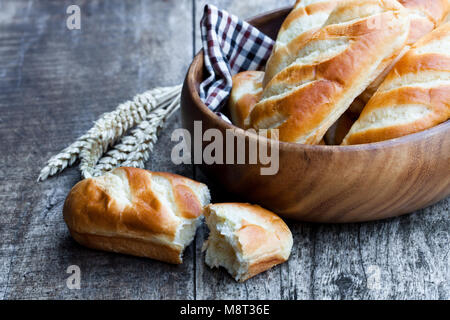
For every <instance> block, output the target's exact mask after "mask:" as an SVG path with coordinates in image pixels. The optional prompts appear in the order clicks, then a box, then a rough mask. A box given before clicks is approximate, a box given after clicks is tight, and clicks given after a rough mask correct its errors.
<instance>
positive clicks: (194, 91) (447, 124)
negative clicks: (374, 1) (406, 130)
mask: <svg viewBox="0 0 450 320" xmlns="http://www.w3.org/2000/svg"><path fill="white" fill-rule="evenodd" d="M292 8H293V7H292V6H290V7H283V8H280V9H275V10H271V11H268V12H264V13H261V14H259V15H257V16H254V17H251V18H249V19H247V20H246V21H247V22H248V23H250V24H251V25H254V24H258V22H259V20H264V19H266V18H268V17H269V16H271V15H273V16H275V15H278V14H281V13H283V12H284V11H287V10H291V9H292ZM203 56H204V55H203V48H202V49H200V50H199V51H198V52H197V54H196V55H195V57H194V59H193V60H192V62H191V64H190V66H189V69H188V72H187V75H186V81H185V85H186V86H187V89H188V90H187V91H188V94H189V95H190V96H191V98H192V100H193V102H194V104H195V106H196V107H197V109H199V111H200V112H201V113H202V114H203V116H206V117H207V118H209V120H210V121H211V122H213V123H216V124H217V126H215V127H217V128H219V129H222V130H226V129H231V130H234V131H235V132H241V134H244V135H246V136H248V137H249V139H252V140H254V139H256V140H260V141H262V142H263V143H267V141H268V140H270V139H267V138H266V137H263V136H260V135H258V134H255V133H253V132H250V131H247V130H244V129H242V128H239V127H237V126H235V125H233V124H232V123H228V122H226V121H225V120H223V119H221V118H220V117H218V116H217V115H216V114H215V112H214V111H212V110H211V109H209V108H208V107H207V106H206V104H205V103H204V102H203V101H202V100H201V99H200V95H199V85H200V83H198V84H197V82H196V76H195V74H194V71H197V72H199V70H198V69H199V67H198V66H199V64H200V65H201V66H202V68H200V71H201V70H203V64H204V59H203ZM447 131H448V132H449V133H450V120H447V121H444V122H442V123H440V124H438V125H436V126H434V127H431V128H428V129H425V130H422V131H419V132H416V133H411V134H408V135H405V136H402V137H398V138H393V139H388V140H384V141H378V142H370V143H364V144H355V145H345V146H342V145H320V144H316V145H310V144H301V143H295V142H285V141H278V143H279V148H280V150H281V149H283V150H287V151H289V150H291V151H294V150H300V149H301V150H310V151H321V152H339V151H341V152H346V151H347V152H348V151H363V150H380V149H386V148H392V147H398V146H400V145H405V144H410V143H413V142H418V141H423V140H426V139H427V138H429V137H432V136H434V135H437V134H441V133H442V132H447Z"/></svg>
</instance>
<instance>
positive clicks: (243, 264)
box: [203, 203, 293, 282]
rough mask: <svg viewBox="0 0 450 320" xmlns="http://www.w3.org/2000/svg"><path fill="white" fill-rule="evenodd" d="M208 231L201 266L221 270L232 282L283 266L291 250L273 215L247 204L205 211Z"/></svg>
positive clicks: (289, 240) (216, 206)
mask: <svg viewBox="0 0 450 320" xmlns="http://www.w3.org/2000/svg"><path fill="white" fill-rule="evenodd" d="M205 218H206V223H207V225H208V228H209V230H210V234H209V238H208V240H207V241H206V242H205V243H204V247H203V248H204V250H206V257H205V262H206V264H207V265H208V266H210V267H211V268H214V267H219V266H220V267H224V268H225V269H226V270H227V271H228V272H229V273H230V274H231V275H232V276H233V277H234V278H235V279H236V281H240V282H242V281H245V280H247V279H249V278H251V277H253V276H255V275H257V274H258V273H261V272H263V271H266V270H268V269H270V268H272V267H273V266H275V265H277V264H280V263H283V262H285V261H286V260H287V259H288V258H289V255H290V253H291V249H292V243H293V241H292V234H291V231H290V230H289V228H288V226H287V225H286V224H285V223H284V222H283V220H281V219H280V218H279V217H278V216H277V215H276V214H274V213H272V212H270V211H268V210H266V209H263V208H261V207H260V206H257V205H250V204H247V203H218V204H211V205H209V206H207V207H206V210H205Z"/></svg>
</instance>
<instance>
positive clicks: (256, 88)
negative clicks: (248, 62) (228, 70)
mask: <svg viewBox="0 0 450 320" xmlns="http://www.w3.org/2000/svg"><path fill="white" fill-rule="evenodd" d="M263 78H264V72H263V71H243V72H239V73H237V74H235V75H234V76H233V79H232V83H233V87H232V89H231V93H230V99H229V101H228V107H229V110H230V115H231V121H232V122H233V124H234V125H235V126H237V127H239V128H246V127H247V126H248V115H249V114H250V112H251V111H252V109H253V107H254V106H255V104H256V103H257V102H258V101H259V99H260V98H261V94H262V80H263Z"/></svg>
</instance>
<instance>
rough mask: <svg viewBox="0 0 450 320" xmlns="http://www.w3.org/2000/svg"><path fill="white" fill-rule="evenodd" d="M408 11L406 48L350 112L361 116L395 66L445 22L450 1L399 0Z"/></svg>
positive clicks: (365, 91)
mask: <svg viewBox="0 0 450 320" xmlns="http://www.w3.org/2000/svg"><path fill="white" fill-rule="evenodd" d="M398 1H399V2H400V3H401V4H402V5H403V6H404V7H405V8H406V10H407V14H408V17H409V19H410V28H409V34H408V39H407V40H406V45H405V48H403V50H402V51H401V52H400V53H399V55H398V56H397V57H396V58H395V59H394V60H393V61H392V62H391V63H390V65H388V66H387V67H386V68H385V69H384V71H383V72H382V73H381V74H380V75H379V76H378V77H377V78H376V79H375V80H374V81H373V82H372V83H371V84H370V85H369V87H367V89H366V90H364V92H363V93H362V94H361V95H359V97H358V98H356V99H355V101H354V102H353V103H352V104H351V105H350V107H349V110H350V112H352V113H353V114H355V115H356V116H359V115H360V113H361V111H362V109H363V108H364V106H365V105H366V104H367V102H368V101H369V100H370V98H371V97H372V96H373V95H374V93H375V91H377V89H378V87H379V86H380V85H381V83H382V82H383V80H384V79H385V78H386V76H387V75H388V73H389V72H390V71H391V69H392V68H393V66H394V65H395V64H396V63H397V62H398V61H399V60H400V59H401V57H402V56H403V55H404V54H405V53H406V52H407V51H408V50H409V49H410V48H411V46H412V45H413V44H414V43H416V42H417V41H418V40H419V39H420V38H422V37H423V36H425V35H427V34H428V33H430V32H431V31H433V30H434V29H435V28H437V27H438V26H439V25H440V24H442V23H443V21H444V20H445V17H446V15H447V14H448V13H449V10H450V1H449V0H431V1H430V0H398Z"/></svg>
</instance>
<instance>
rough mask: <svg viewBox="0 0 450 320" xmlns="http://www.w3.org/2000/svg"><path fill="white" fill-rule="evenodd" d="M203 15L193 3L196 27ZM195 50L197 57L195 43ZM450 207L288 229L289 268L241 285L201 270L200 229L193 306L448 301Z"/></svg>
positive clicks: (232, 4) (243, 8)
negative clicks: (200, 302) (205, 302)
mask: <svg viewBox="0 0 450 320" xmlns="http://www.w3.org/2000/svg"><path fill="white" fill-rule="evenodd" d="M288 2H289V1H288ZM213 3H214V4H215V5H217V6H218V7H220V8H224V9H228V10H229V11H231V12H233V13H236V14H238V15H239V16H241V17H244V18H246V17H249V16H252V15H255V14H257V13H260V12H263V11H267V10H270V9H273V8H276V7H281V6H283V5H285V3H280V2H279V1H264V2H262V3H261V2H259V3H258V4H251V3H248V2H242V1H214V2H213ZM202 8H203V4H202V5H200V4H199V3H198V2H197V8H196V9H197V10H196V19H197V20H199V18H200V16H201V11H202ZM196 36H197V37H199V35H198V34H197V35H196ZM196 44H197V50H198V49H199V48H200V46H201V43H200V42H199V39H197V40H196ZM195 172H196V175H195V176H196V178H197V179H199V180H202V181H204V182H206V183H211V181H209V180H208V178H207V177H205V176H204V175H202V173H201V172H200V171H199V170H198V169H197V170H196V171H195ZM213 191H215V190H213ZM213 194H216V198H214V199H213V200H215V201H217V198H220V201H223V200H228V201H233V200H235V199H232V198H230V197H229V196H227V195H226V194H220V192H217V191H215V192H213ZM449 205H450V199H446V200H443V201H441V202H440V203H438V204H436V205H434V206H431V207H429V208H426V209H424V210H420V211H418V212H415V213H413V214H410V215H406V216H403V217H399V218H395V219H389V220H385V221H377V222H370V223H362V224H347V225H331V224H330V225H326V224H308V223H298V222H293V221H289V222H288V224H289V227H290V228H291V230H292V233H293V236H294V247H293V250H292V256H291V258H290V260H289V261H288V262H287V263H285V264H283V265H281V266H278V267H276V268H274V269H273V270H270V271H269V272H266V273H264V274H262V275H259V276H257V277H255V278H254V279H250V280H249V281H247V282H246V283H244V284H239V283H235V282H234V281H233V280H232V279H231V277H229V276H228V275H227V274H226V272H225V271H224V270H210V269H209V268H208V267H207V266H206V265H205V264H204V256H203V254H202V253H201V245H202V243H203V241H204V240H205V239H206V237H207V233H208V231H207V228H206V227H205V228H203V229H202V230H201V232H200V233H199V234H198V235H197V243H196V248H197V255H196V258H197V263H196V266H197V274H196V286H197V298H198V299H220V298H222V299H231V298H237V299H246V298H250V299H252V298H255V299H266V298H274V299H437V298H439V299H448V298H449V294H450V273H449V268H450V259H449V256H450V255H449V250H450V246H449V240H450V236H449V235H450V233H449V228H450V224H449V221H450V220H449V217H448V213H449Z"/></svg>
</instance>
